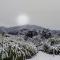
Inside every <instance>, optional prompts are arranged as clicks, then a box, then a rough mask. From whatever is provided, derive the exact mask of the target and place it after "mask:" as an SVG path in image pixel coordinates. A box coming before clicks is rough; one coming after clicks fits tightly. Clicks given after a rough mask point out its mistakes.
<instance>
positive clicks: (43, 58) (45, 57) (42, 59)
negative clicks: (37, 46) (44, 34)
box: [27, 51, 60, 60]
mask: <svg viewBox="0 0 60 60" xmlns="http://www.w3.org/2000/svg"><path fill="white" fill-rule="evenodd" d="M27 60H60V56H59V55H54V56H53V55H49V54H46V53H44V52H41V51H39V52H38V54H37V55H36V56H34V57H33V58H31V59H27Z"/></svg>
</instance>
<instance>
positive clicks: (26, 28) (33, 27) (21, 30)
mask: <svg viewBox="0 0 60 60" xmlns="http://www.w3.org/2000/svg"><path fill="white" fill-rule="evenodd" d="M43 30H48V31H49V32H50V33H51V34H52V35H60V30H49V29H46V28H43V27H40V26H36V25H23V26H14V27H10V28H6V27H0V33H2V32H5V33H7V34H9V33H13V34H15V35H17V34H18V33H19V34H25V33H26V32H28V31H36V32H37V33H38V34H39V33H41V32H42V31H43Z"/></svg>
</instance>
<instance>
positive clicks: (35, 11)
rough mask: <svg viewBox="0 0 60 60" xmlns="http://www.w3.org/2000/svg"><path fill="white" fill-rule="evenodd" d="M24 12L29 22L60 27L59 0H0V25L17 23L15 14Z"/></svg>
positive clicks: (52, 27) (51, 27) (49, 26)
mask: <svg viewBox="0 0 60 60" xmlns="http://www.w3.org/2000/svg"><path fill="white" fill-rule="evenodd" d="M24 13H26V14H28V16H29V18H30V23H29V24H35V25H40V26H43V27H47V28H50V29H60V0H0V26H15V25H17V23H16V18H17V16H19V15H20V14H24Z"/></svg>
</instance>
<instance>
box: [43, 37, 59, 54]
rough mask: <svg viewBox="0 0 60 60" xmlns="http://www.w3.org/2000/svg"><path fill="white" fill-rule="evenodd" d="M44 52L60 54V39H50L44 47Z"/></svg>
mask: <svg viewBox="0 0 60 60" xmlns="http://www.w3.org/2000/svg"><path fill="white" fill-rule="evenodd" d="M42 48H43V51H44V52H46V53H49V54H55V55H59V54H60V38H50V39H48V41H47V42H46V43H45V44H44V45H43V47H42Z"/></svg>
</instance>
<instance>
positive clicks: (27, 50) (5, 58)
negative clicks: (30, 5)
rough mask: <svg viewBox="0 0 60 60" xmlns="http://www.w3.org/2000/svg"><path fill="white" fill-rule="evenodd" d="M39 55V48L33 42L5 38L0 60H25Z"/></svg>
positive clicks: (0, 45)
mask: <svg viewBox="0 0 60 60" xmlns="http://www.w3.org/2000/svg"><path fill="white" fill-rule="evenodd" d="M36 53H37V48H36V47H35V45H34V44H33V43H31V42H26V41H24V40H20V39H17V40H15V39H11V38H10V37H9V38H3V43H0V60H25V59H28V58H31V57H32V56H34V55H35V54H36Z"/></svg>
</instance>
